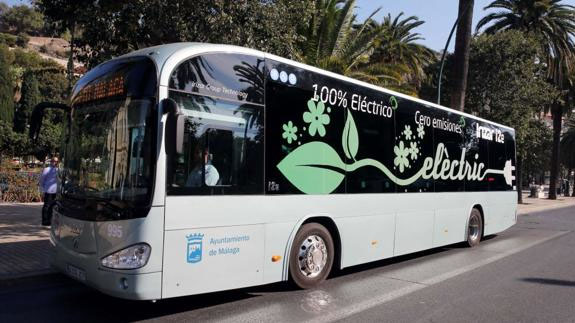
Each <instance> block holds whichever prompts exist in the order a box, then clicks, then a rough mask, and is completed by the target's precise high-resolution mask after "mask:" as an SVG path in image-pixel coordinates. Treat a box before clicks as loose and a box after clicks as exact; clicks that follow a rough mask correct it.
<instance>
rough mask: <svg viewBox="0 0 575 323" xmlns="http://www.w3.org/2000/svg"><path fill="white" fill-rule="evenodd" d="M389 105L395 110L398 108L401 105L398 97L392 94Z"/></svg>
mask: <svg viewBox="0 0 575 323" xmlns="http://www.w3.org/2000/svg"><path fill="white" fill-rule="evenodd" d="M389 105H390V106H391V108H392V109H393V110H396V109H397V107H398V106H399V105H398V104H397V99H396V98H395V97H394V96H392V97H391V98H389Z"/></svg>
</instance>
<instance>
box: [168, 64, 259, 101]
mask: <svg viewBox="0 0 575 323" xmlns="http://www.w3.org/2000/svg"><path fill="white" fill-rule="evenodd" d="M263 69H264V62H263V59H261V58H258V57H253V56H248V55H240V54H225V53H218V54H208V55H202V56H197V57H194V58H191V59H189V60H187V61H185V62H183V63H182V64H180V65H179V66H178V67H177V68H176V69H175V70H174V72H173V73H172V76H171V78H170V83H169V87H170V89H174V90H179V91H183V92H187V93H194V94H200V95H204V96H210V97H217V98H222V99H228V100H233V101H240V102H249V103H255V104H263V103H264V95H263V94H264V92H263V91H264V78H263Z"/></svg>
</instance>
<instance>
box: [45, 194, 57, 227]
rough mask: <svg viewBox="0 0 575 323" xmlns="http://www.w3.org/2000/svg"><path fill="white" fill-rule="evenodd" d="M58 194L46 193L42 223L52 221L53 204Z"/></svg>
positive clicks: (46, 223) (48, 223)
mask: <svg viewBox="0 0 575 323" xmlns="http://www.w3.org/2000/svg"><path fill="white" fill-rule="evenodd" d="M55 198H56V194H48V193H44V206H43V207H42V225H50V223H51V222H52V212H51V211H52V210H51V208H52V204H53V203H54V199H55Z"/></svg>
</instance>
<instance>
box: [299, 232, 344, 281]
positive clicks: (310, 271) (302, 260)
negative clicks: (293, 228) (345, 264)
mask: <svg viewBox="0 0 575 323" xmlns="http://www.w3.org/2000/svg"><path fill="white" fill-rule="evenodd" d="M334 255H335V252H334V244H333V239H332V237H331V234H330V233H329V231H328V230H327V229H326V228H325V227H324V226H323V225H321V224H318V223H308V224H304V225H303V226H302V227H301V228H300V229H299V231H298V233H297V234H296V236H295V239H294V241H293V244H292V247H291V252H290V261H289V273H290V278H291V280H292V282H293V283H295V285H296V286H298V287H299V288H303V289H307V288H313V287H315V286H317V285H319V284H320V283H321V282H323V281H324V280H325V279H326V278H327V276H328V275H329V273H330V271H331V268H332V266H333V260H334Z"/></svg>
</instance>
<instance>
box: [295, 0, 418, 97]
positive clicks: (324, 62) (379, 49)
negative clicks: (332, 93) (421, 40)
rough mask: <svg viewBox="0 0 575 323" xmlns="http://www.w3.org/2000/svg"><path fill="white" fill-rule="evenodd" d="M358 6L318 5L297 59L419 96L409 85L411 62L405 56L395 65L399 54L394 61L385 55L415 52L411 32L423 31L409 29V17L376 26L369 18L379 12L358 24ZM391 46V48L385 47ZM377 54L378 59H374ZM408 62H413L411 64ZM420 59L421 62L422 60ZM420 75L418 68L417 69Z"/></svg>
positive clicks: (332, 0)
mask: <svg viewBox="0 0 575 323" xmlns="http://www.w3.org/2000/svg"><path fill="white" fill-rule="evenodd" d="M354 8H355V0H317V1H315V6H314V13H313V15H312V17H311V19H310V20H309V21H308V25H307V27H306V28H305V29H304V30H303V35H304V38H305V41H304V42H303V43H299V45H298V48H299V55H298V57H297V58H298V59H299V60H301V61H303V62H305V63H307V64H310V65H314V66H317V67H320V68H323V69H326V70H329V71H332V72H335V73H339V74H343V75H346V76H349V77H352V78H355V79H358V80H362V81H365V82H369V83H372V84H376V85H380V86H384V87H387V88H391V89H394V90H397V91H400V92H405V93H408V94H416V93H415V91H413V89H412V87H411V86H410V85H409V84H408V83H409V81H411V80H412V78H411V77H410V75H412V74H411V71H412V70H410V68H411V67H415V66H414V65H411V63H413V61H408V60H409V58H413V56H411V54H413V53H414V52H413V51H412V52H411V53H406V56H405V57H403V59H398V60H394V59H395V58H397V56H401V54H399V53H396V52H394V54H396V56H393V54H392V55H391V56H390V55H388V53H386V50H388V49H390V47H393V46H395V47H394V48H393V50H397V49H398V47H402V49H405V48H409V49H412V50H413V49H415V48H414V46H411V45H412V44H409V43H410V42H411V41H413V40H416V38H418V35H412V34H411V29H413V28H415V27H417V26H419V24H418V23H416V24H415V25H412V24H411V20H413V19H416V18H415V17H410V18H408V19H406V20H404V21H400V22H399V21H398V19H396V20H395V21H393V22H392V21H391V19H389V20H384V22H383V23H382V24H378V23H377V22H375V21H374V20H372V19H371V18H372V17H373V16H374V15H375V14H376V13H377V12H378V11H379V9H378V10H375V11H374V12H372V13H371V15H370V16H369V17H368V18H367V19H366V20H365V21H364V22H363V23H361V24H357V22H356V16H355V14H354V12H353V10H354ZM386 46H390V47H386ZM375 54H377V55H375ZM408 56H409V58H408ZM418 58H421V56H418ZM415 69H417V67H415Z"/></svg>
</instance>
